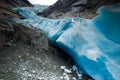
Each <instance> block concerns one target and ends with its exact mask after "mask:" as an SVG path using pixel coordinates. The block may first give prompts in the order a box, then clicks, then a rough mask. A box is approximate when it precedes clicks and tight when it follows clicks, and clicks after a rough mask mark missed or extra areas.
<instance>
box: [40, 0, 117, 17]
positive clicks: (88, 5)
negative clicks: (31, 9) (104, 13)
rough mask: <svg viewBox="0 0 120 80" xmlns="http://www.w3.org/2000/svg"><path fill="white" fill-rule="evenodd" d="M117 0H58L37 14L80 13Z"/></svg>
mask: <svg viewBox="0 0 120 80" xmlns="http://www.w3.org/2000/svg"><path fill="white" fill-rule="evenodd" d="M117 2H119V1H118V0H111V1H109V0H102V1H101V0H58V1H57V2H56V3H55V4H54V5H52V6H50V7H48V8H47V9H46V10H44V11H43V12H42V13H40V14H39V15H41V16H44V17H48V16H49V15H51V14H52V13H55V12H62V13H66V12H72V13H74V14H76V13H81V12H83V11H85V10H87V9H88V10H89V9H93V10H94V9H95V10H97V9H98V8H99V7H100V6H102V5H108V4H113V3H117Z"/></svg>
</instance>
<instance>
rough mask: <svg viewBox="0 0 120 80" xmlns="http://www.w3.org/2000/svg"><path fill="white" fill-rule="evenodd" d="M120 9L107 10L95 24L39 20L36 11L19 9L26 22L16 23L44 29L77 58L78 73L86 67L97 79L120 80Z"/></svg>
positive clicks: (74, 19) (100, 10)
mask: <svg viewBox="0 0 120 80" xmlns="http://www.w3.org/2000/svg"><path fill="white" fill-rule="evenodd" d="M119 6H120V5H112V6H107V7H106V6H105V7H103V8H101V9H99V12H100V15H99V16H97V17H96V18H94V19H93V20H89V19H84V18H64V19H57V20H54V19H47V18H42V17H38V16H37V15H36V13H35V12H34V10H33V11H31V10H25V9H22V8H18V9H16V11H18V13H19V14H22V15H23V16H24V17H25V18H26V19H24V20H20V19H16V22H18V23H22V24H25V25H28V26H34V27H37V28H40V29H42V30H43V31H44V32H45V33H46V35H47V36H48V38H49V39H50V40H51V41H52V43H53V44H54V45H56V46H58V47H60V48H61V49H63V50H64V51H66V52H67V53H68V54H69V55H70V56H71V57H72V58H73V60H74V61H75V63H76V65H78V66H77V67H78V69H79V68H80V67H82V69H83V71H84V73H86V74H89V75H90V76H92V77H93V78H94V79H96V80H119V79H120V35H119V34H120V31H119V30H120V22H119V21H120V14H119V13H120V9H119V8H120V7H119ZM30 13H31V14H30ZM29 14H30V15H29ZM26 15H28V16H26ZM80 69H81V68H80Z"/></svg>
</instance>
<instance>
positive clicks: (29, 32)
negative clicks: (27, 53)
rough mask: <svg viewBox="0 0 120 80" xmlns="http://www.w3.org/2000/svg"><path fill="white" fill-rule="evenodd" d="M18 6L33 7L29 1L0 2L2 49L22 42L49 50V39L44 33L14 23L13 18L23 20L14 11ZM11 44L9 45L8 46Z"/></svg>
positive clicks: (0, 45) (7, 0)
mask: <svg viewBox="0 0 120 80" xmlns="http://www.w3.org/2000/svg"><path fill="white" fill-rule="evenodd" d="M18 6H32V4H30V3H29V2H28V1H27V0H12V1H10V0H0V48H1V49H2V48H4V47H5V46H12V43H11V41H13V43H17V42H21V43H25V44H28V45H31V46H33V45H35V46H38V47H40V48H43V49H44V50H48V43H47V42H48V41H47V37H46V35H45V34H44V32H43V31H41V30H37V31H36V29H35V28H30V27H27V26H25V25H21V24H18V23H16V22H14V21H13V20H12V19H13V18H22V17H21V16H20V15H18V14H17V13H15V12H14V11H12V8H14V7H18ZM8 43H9V44H8Z"/></svg>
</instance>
